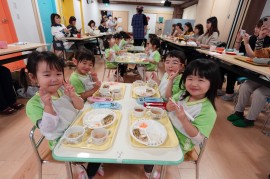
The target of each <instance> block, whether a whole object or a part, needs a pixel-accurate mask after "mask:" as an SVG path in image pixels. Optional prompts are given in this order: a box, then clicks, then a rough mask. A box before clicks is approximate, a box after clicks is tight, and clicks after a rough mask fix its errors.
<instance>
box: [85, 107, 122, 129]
mask: <svg viewBox="0 0 270 179" xmlns="http://www.w3.org/2000/svg"><path fill="white" fill-rule="evenodd" d="M109 114H111V115H113V120H112V122H111V123H109V124H106V125H103V124H102V123H101V121H102V120H103V119H104V118H105V117H106V116H107V115H109ZM116 117H117V116H116V113H115V112H114V111H112V110H110V109H94V110H91V111H89V112H87V113H86V114H85V115H84V117H83V125H85V126H87V127H88V128H90V129H95V128H101V127H104V128H105V127H108V126H111V125H112V124H113V123H114V122H115V121H116V119H117V118H116Z"/></svg>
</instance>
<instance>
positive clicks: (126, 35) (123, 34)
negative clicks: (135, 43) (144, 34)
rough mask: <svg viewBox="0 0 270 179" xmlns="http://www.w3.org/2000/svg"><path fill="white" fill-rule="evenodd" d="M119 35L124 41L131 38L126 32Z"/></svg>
mask: <svg viewBox="0 0 270 179" xmlns="http://www.w3.org/2000/svg"><path fill="white" fill-rule="evenodd" d="M119 33H120V34H121V36H122V37H123V39H124V40H127V39H130V38H131V37H130V36H129V35H128V34H127V33H126V32H125V31H120V32H119Z"/></svg>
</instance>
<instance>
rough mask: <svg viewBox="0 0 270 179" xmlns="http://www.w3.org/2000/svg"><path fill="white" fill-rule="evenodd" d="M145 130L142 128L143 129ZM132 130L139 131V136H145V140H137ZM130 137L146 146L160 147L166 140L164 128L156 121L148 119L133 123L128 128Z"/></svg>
mask: <svg viewBox="0 0 270 179" xmlns="http://www.w3.org/2000/svg"><path fill="white" fill-rule="evenodd" d="M143 126H144V127H145V128H144V127H143ZM134 129H139V131H140V133H141V136H142V137H143V136H145V137H146V140H145V141H144V140H143V139H139V138H137V137H136V136H135V135H134V134H133V130H134ZM130 135H131V136H132V137H133V138H134V139H135V140H136V141H137V142H139V143H141V144H144V145H147V146H153V147H155V146H160V145H162V144H163V143H164V142H165V140H166V138H167V131H166V129H165V127H164V126H163V125H162V124H160V123H159V122H157V121H154V120H149V119H141V120H137V121H135V122H134V123H133V124H132V125H131V127H130Z"/></svg>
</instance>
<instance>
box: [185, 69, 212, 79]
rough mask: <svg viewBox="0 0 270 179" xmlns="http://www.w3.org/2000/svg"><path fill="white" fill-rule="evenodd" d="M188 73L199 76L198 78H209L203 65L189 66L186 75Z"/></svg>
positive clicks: (207, 71)
mask: <svg viewBox="0 0 270 179" xmlns="http://www.w3.org/2000/svg"><path fill="white" fill-rule="evenodd" d="M188 75H194V76H199V77H200V78H205V79H208V80H209V70H207V69H205V67H203V66H196V67H194V68H191V69H190V70H189V72H188V73H187V76H188Z"/></svg>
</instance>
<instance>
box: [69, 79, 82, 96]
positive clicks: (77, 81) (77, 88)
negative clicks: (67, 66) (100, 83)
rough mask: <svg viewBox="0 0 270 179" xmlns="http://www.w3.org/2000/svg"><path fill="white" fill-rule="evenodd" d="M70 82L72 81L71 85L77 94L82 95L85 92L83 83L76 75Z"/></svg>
mask: <svg viewBox="0 0 270 179" xmlns="http://www.w3.org/2000/svg"><path fill="white" fill-rule="evenodd" d="M69 81H70V84H71V85H72V86H73V87H74V89H75V92H76V93H77V94H81V93H83V92H85V89H84V85H83V83H82V82H81V80H80V79H79V78H77V77H76V76H75V75H71V76H70V79H69Z"/></svg>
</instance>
